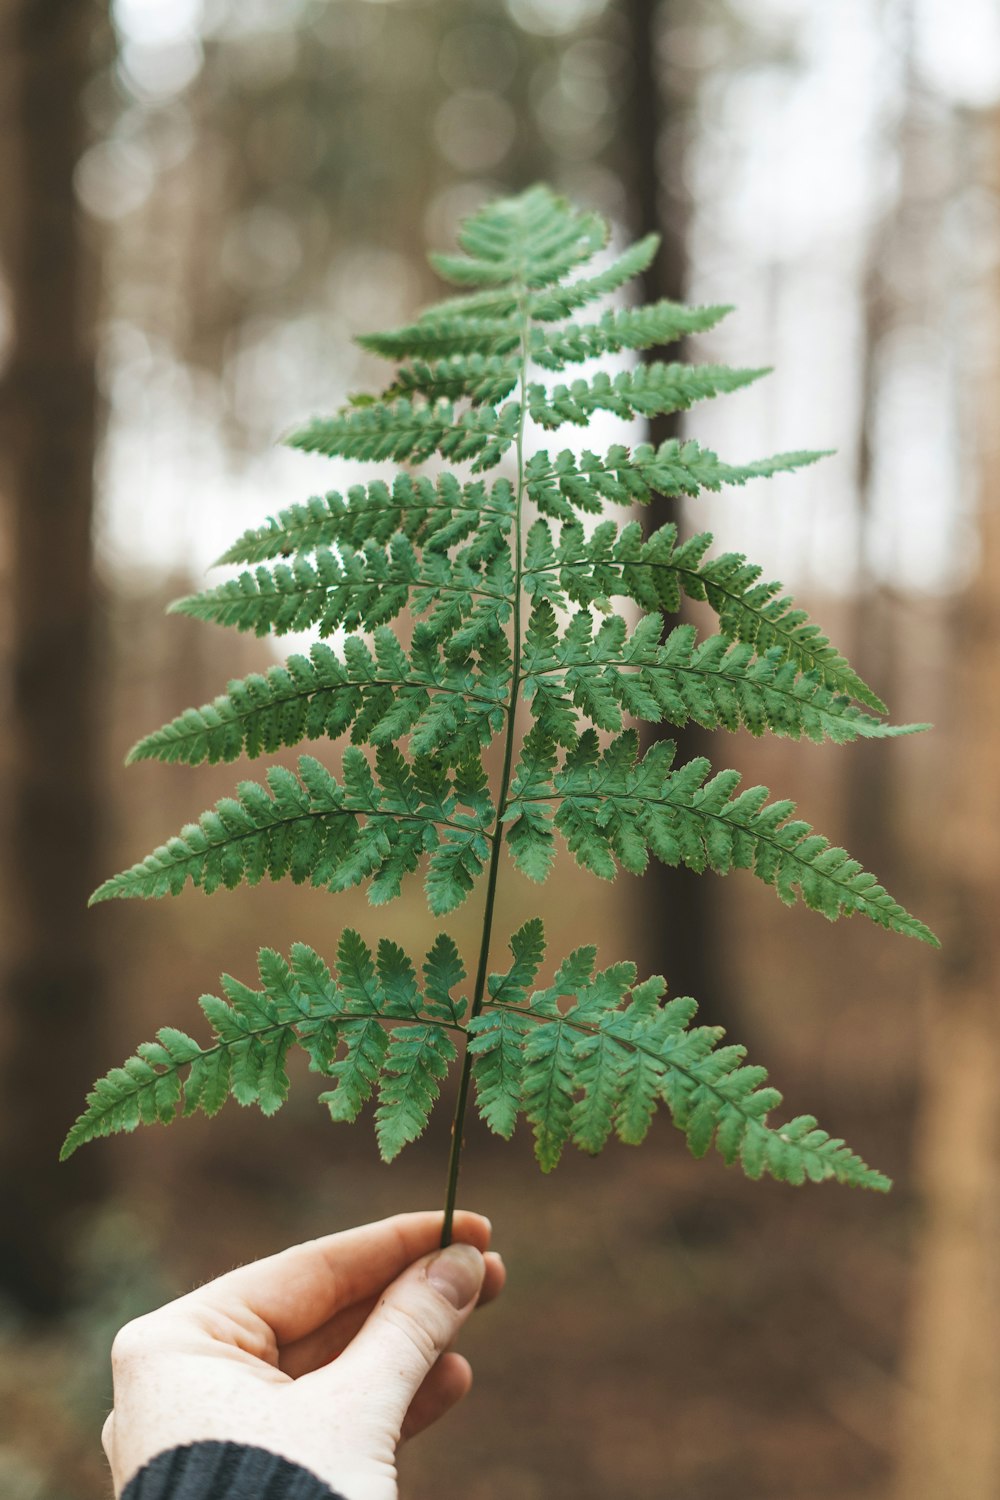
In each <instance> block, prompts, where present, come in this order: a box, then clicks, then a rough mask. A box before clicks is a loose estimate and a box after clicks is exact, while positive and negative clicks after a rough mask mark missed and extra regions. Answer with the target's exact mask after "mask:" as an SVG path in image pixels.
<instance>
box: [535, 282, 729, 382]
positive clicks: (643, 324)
mask: <svg viewBox="0 0 1000 1500" xmlns="http://www.w3.org/2000/svg"><path fill="white" fill-rule="evenodd" d="M732 311H733V309H732V308H731V307H685V306H684V305H683V304H682V303H680V302H668V301H667V300H665V299H664V300H661V301H659V302H653V303H651V304H650V305H649V306H648V307H627V308H615V309H613V310H609V311H608V312H606V313H603V314H602V316H601V317H600V318H599V319H598V321H597V322H596V323H582V324H581V323H563V324H561V325H560V327H559V328H556V329H552V328H548V327H544V328H538V327H534V328H532V330H531V336H530V339H529V343H528V349H529V352H530V354H531V357H532V359H533V360H534V362H535V364H537V365H541V366H542V367H543V368H544V369H548V370H562V369H564V368H565V366H566V365H573V364H582V363H583V361H584V360H586V359H593V358H595V357H596V356H598V355H601V354H616V353H618V351H619V350H621V349H652V348H655V347H657V346H659V345H662V344H673V343H675V342H676V340H677V339H682V338H686V337H687V336H688V335H689V334H693V333H705V332H707V330H708V329H710V328H714V327H715V325H716V324H717V323H718V322H720V321H721V320H722V318H724V317H725V316H726V314H727V313H730V312H732Z"/></svg>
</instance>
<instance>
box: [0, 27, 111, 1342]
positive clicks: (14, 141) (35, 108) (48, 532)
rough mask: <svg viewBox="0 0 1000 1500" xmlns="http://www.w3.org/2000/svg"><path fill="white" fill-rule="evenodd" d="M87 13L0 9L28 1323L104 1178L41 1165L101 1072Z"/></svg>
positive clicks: (8, 978)
mask: <svg viewBox="0 0 1000 1500" xmlns="http://www.w3.org/2000/svg"><path fill="white" fill-rule="evenodd" d="M98 15H99V12H98V10H97V8H96V6H95V5H92V4H89V3H81V0H0V68H2V71H3V75H4V78H3V88H2V89H0V98H2V100H3V114H4V119H3V131H2V136H3V150H4V153H5V159H4V161H3V169H4V172H3V175H4V184H5V192H4V197H5V200H6V203H5V207H4V211H3V212H4V218H3V232H4V241H3V244H2V254H3V269H4V273H5V278H6V281H7V284H8V289H9V293H10V302H11V307H12V312H13V317H14V345H13V351H12V357H11V359H10V361H9V363H8V366H7V370H6V373H5V375H4V378H3V382H2V386H0V397H2V407H0V411H2V433H3V440H4V441H3V448H4V454H5V467H4V472H3V478H2V483H3V490H4V493H5V501H6V511H7V517H8V535H9V538H10V546H9V566H10V575H11V586H10V589H9V597H10V604H11V616H12V618H11V628H10V642H9V646H10V653H11V656H10V667H11V670H10V713H9V720H8V736H9V751H8V753H9V781H8V793H9V795H8V798H7V799H6V801H7V809H6V811H7V817H6V824H7V827H6V829H5V844H6V849H7V861H6V865H7V868H6V872H5V876H4V886H5V900H6V905H7V912H6V916H7V920H8V923H9V931H8V938H7V944H6V948H7V952H6V956H5V974H4V983H3V988H4V996H3V1007H2V1011H3V1015H2V1027H3V1032H2V1043H0V1181H2V1184H3V1186H2V1194H3V1203H2V1211H0V1289H2V1290H3V1292H4V1293H5V1294H6V1295H8V1296H10V1297H12V1298H14V1299H15V1300H16V1301H17V1302H18V1303H19V1304H20V1305H21V1306H22V1307H23V1308H25V1309H26V1310H28V1311H29V1312H32V1313H36V1314H42V1315H44V1314H50V1313H53V1312H55V1311H57V1310H58V1309H59V1307H60V1306H61V1305H62V1304H63V1303H64V1302H65V1301H66V1299H67V1296H68V1287H67V1276H66V1265H67V1240H68V1236H67V1227H68V1225H69V1224H70V1223H71V1222H72V1217H73V1215H74V1213H75V1211H76V1210H78V1209H79V1208H80V1207H81V1206H82V1205H83V1204H85V1203H89V1202H91V1201H93V1199H94V1197H95V1194H96V1192H97V1189H98V1182H97V1178H96V1173H97V1172H99V1171H100V1170H101V1165H100V1161H99V1158H98V1157H97V1156H96V1155H94V1156H92V1157H89V1158H88V1159H87V1160H86V1161H83V1160H81V1164H80V1166H79V1167H77V1166H76V1164H75V1163H74V1165H73V1166H72V1167H60V1166H59V1165H58V1162H57V1155H58V1150H59V1144H60V1140H61V1138H62V1135H63V1134H64V1133H65V1130H66V1128H67V1126H68V1124H69V1123H70V1122H71V1121H72V1119H73V1117H74V1114H75V1113H76V1112H77V1111H78V1109H79V1107H80V1105H81V1102H82V1099H83V1094H84V1092H85V1091H86V1089H87V1087H88V1086H89V1085H90V1083H91V1081H92V1080H93V1078H94V1075H95V1072H96V1071H97V1070H98V1067H99V1063H100V1059H99V1057H98V1055H97V1054H98V1051H99V1049H98V1048H97V1047H95V1044H94V1035H95V1032H96V1029H97V1026H98V1021H99V1016H100V1010H101V988H100V982H99V972H98V957H97V951H96V946H95V937H94V927H93V924H92V921H91V920H90V919H88V916H87V911H86V902H87V895H88V893H89V891H90V890H91V889H92V888H93V885H94V883H95V879H94V877H95V843H96V839H97V830H98V796H97V790H98V769H97V757H96V715H97V707H96V703H95V678H96V671H95V667H96V663H95V639H94V634H95V632H94V624H95V620H94V615H95V610H94V582H93V573H92V558H91V518H92V509H93V469H94V441H95V380H94V346H93V340H94V333H93V318H92V301H93V295H92V294H93V291H94V276H93V265H92V262H91V261H90V258H89V256H88V254H87V251H86V248H85V243H84V240H83V238H82V235H81V225H80V222H79V216H78V211H77V208H76V203H75V199H74V193H73V170H74V167H75V165H76V162H77V160H78V159H79V156H80V151H81V147H82V136H83V131H82V123H81V119H80V114H79V100H80V95H81V92H82V88H83V84H84V82H85V80H86V78H87V77H88V74H89V66H90V54H91V46H92V43H93V41H94V39H95V35H96V31H95V20H96V18H97V16H98ZM105 1060H106V1059H105Z"/></svg>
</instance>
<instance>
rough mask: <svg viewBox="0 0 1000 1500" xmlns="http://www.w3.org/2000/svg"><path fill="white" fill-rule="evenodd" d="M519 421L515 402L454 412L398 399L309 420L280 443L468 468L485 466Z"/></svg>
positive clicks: (445, 405) (443, 405) (445, 404)
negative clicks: (464, 463)
mask: <svg viewBox="0 0 1000 1500" xmlns="http://www.w3.org/2000/svg"><path fill="white" fill-rule="evenodd" d="M520 420H521V412H520V407H519V406H518V403H517V402H516V401H510V402H507V404H506V405H505V406H502V407H500V408H499V410H494V409H493V407H489V406H479V407H476V408H475V409H473V410H471V411H465V412H462V413H460V414H459V413H456V411H455V408H454V405H453V404H452V402H450V401H432V402H429V403H427V404H424V403H422V402H419V401H411V400H409V399H408V398H406V397H401V398H400V399H398V400H396V401H391V402H388V403H385V404H383V403H381V402H376V403H374V404H373V405H371V406H361V407H348V408H346V409H345V410H344V411H342V412H341V413H339V414H338V415H337V416H333V417H317V418H314V419H313V420H312V421H311V422H308V423H307V424H306V425H305V426H304V427H299V428H296V430H295V431H294V432H291V433H289V435H288V437H287V438H286V439H285V442H286V444H287V445H288V447H289V448H299V449H301V451H302V452H303V453H323V454H326V455H327V457H330V458H332V457H334V456H337V455H339V456H340V457H341V458H357V459H363V460H365V461H368V462H377V461H379V460H381V459H390V458H391V459H395V460H396V462H397V463H401V462H404V461H408V462H410V463H423V462H424V461H425V460H426V459H428V458H430V457H431V456H432V455H433V454H435V453H439V454H440V455H441V457H442V458H447V459H453V460H455V461H458V462H461V461H464V460H473V461H474V462H473V469H488V468H491V467H492V466H493V465H494V464H496V463H498V462H499V460H500V458H501V457H502V456H503V454H504V453H506V451H507V449H508V448H509V447H510V446H511V444H512V443H513V441H514V439H515V437H516V436H517V430H518V426H519V424H520Z"/></svg>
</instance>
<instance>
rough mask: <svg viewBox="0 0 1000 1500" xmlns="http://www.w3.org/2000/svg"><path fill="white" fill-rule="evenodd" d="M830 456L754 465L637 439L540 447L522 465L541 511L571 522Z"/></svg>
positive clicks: (783, 456)
mask: <svg viewBox="0 0 1000 1500" xmlns="http://www.w3.org/2000/svg"><path fill="white" fill-rule="evenodd" d="M827 456H828V453H827V452H823V451H815V452H810V451H805V450H803V451H800V452H796V453H776V454H774V455H773V456H772V457H771V458H762V459H758V460H756V461H755V462H754V463H748V464H727V463H723V462H722V460H721V459H720V458H719V457H718V455H717V454H715V453H713V452H712V450H711V449H710V448H703V447H701V445H700V444H699V443H696V442H695V441H694V440H693V439H688V440H687V441H686V442H681V441H680V440H679V439H677V438H667V439H666V440H665V441H664V442H662V443H661V444H660V446H659V448H653V447H652V446H651V445H650V444H649V443H640V444H639V445H638V446H637V447H635V448H633V449H631V451H630V450H629V449H628V448H625V447H623V446H622V445H621V444H616V445H615V446H613V447H611V448H609V449H608V451H607V453H606V454H605V456H604V457H603V458H600V457H598V455H597V454H596V453H589V452H586V453H582V454H575V453H573V452H571V451H570V450H569V449H568V448H566V449H563V451H562V452H561V453H558V454H556V456H555V457H554V458H552V457H550V455H549V454H548V453H547V452H545V451H541V452H539V453H536V454H533V455H532V457H531V459H530V460H529V461H528V464H527V466H526V470H525V472H526V477H527V486H528V494H529V495H530V496H531V498H532V500H533V501H534V502H535V504H536V505H537V506H538V508H539V510H540V511H541V512H542V514H543V515H549V516H552V517H553V518H554V519H555V520H558V521H571V520H573V519H574V512H575V511H577V510H580V511H583V512H585V513H587V514H589V515H600V514H602V513H603V511H604V507H605V504H606V503H607V502H608V501H611V503H612V504H615V505H633V504H636V503H638V504H640V505H645V504H648V502H649V501H650V500H651V499H652V497H653V495H698V494H700V493H701V491H702V490H720V489H722V487H723V486H724V485H745V484H747V483H749V481H750V480H751V479H758V478H766V477H767V476H769V475H772V474H781V473H789V472H791V471H792V470H794V469H800V468H802V467H804V466H805V465H808V464H813V463H816V462H817V461H818V460H819V459H821V458H825V457H827Z"/></svg>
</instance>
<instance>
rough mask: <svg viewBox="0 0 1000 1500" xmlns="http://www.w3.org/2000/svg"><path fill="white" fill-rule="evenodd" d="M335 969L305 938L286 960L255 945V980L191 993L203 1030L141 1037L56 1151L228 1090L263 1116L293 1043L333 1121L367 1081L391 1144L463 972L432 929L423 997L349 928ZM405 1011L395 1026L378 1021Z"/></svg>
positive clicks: (409, 1122) (455, 1008)
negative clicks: (202, 1037)
mask: <svg viewBox="0 0 1000 1500" xmlns="http://www.w3.org/2000/svg"><path fill="white" fill-rule="evenodd" d="M337 968H338V976H337V977H336V978H335V977H334V976H333V974H332V973H331V972H330V970H329V969H328V968H327V966H326V965H325V964H324V963H323V960H322V959H321V958H320V957H319V955H318V954H317V953H315V952H314V950H313V949H312V948H309V947H307V946H306V945H305V944H304V943H296V944H295V945H294V947H293V949H292V955H291V962H290V963H289V962H286V960H285V959H283V958H282V957H281V955H280V954H278V953H275V952H274V951H273V950H271V949H268V948H264V949H262V950H261V952H260V954H259V956H258V969H259V974H260V983H261V988H260V989H259V990H258V989H252V988H250V987H249V986H248V985H244V984H242V983H240V982H239V981H238V980H236V979H233V978H232V977H231V976H230V975H223V979H222V990H223V994H224V996H225V999H221V998H220V997H219V996H217V995H203V996H202V998H201V1000H200V1002H199V1004H200V1006H201V1009H202V1012H203V1014H204V1016H205V1018H206V1020H207V1021H208V1022H209V1025H210V1026H211V1028H212V1034H213V1038H214V1040H213V1043H212V1045H210V1046H208V1047H202V1046H200V1045H199V1043H198V1042H196V1041H195V1040H194V1039H193V1038H192V1037H190V1036H188V1035H186V1033H184V1032H182V1031H178V1030H176V1029H175V1028H173V1027H163V1028H161V1030H160V1031H159V1032H157V1036H156V1040H155V1041H153V1042H143V1043H142V1044H141V1045H140V1046H139V1048H138V1049H137V1051H136V1053H135V1055H134V1056H133V1057H130V1058H129V1059H127V1061H126V1062H125V1063H124V1064H123V1065H122V1067H120V1068H113V1069H112V1070H111V1072H110V1073H108V1074H107V1076H106V1077H104V1078H101V1079H99V1080H98V1081H97V1083H95V1085H94V1088H93V1090H92V1091H91V1093H90V1094H88V1096H87V1108H86V1110H85V1111H84V1113H83V1114H82V1115H81V1116H80V1118H79V1119H78V1120H77V1122H76V1124H75V1125H74V1126H73V1128H72V1130H71V1131H70V1132H69V1134H68V1136H67V1138H66V1141H65V1144H64V1146H63V1149H62V1157H63V1159H65V1158H66V1157H68V1156H70V1155H72V1153H73V1152H74V1151H75V1150H76V1149H77V1148H78V1147H79V1146H81V1145H83V1144H84V1143H85V1142H87V1141H90V1140H94V1139H96V1138H97V1137H100V1136H106V1135H110V1134H112V1133H115V1132H118V1131H129V1130H134V1129H135V1128H136V1126H138V1125H140V1124H153V1123H160V1124H167V1123H169V1122H170V1121H171V1120H172V1119H174V1118H175V1117H176V1115H177V1113H178V1111H179V1112H181V1113H183V1114H184V1115H190V1114H193V1113H194V1112H195V1111H196V1110H200V1111H202V1112H203V1113H204V1114H209V1115H213V1114H216V1113H217V1112H218V1110H219V1109H221V1107H222V1105H223V1103H224V1102H225V1100H226V1099H227V1098H228V1097H230V1096H231V1097H233V1098H234V1099H236V1101H237V1102H238V1103H240V1104H243V1105H249V1104H256V1105H257V1106H258V1108H259V1109H260V1110H261V1112H262V1113H263V1114H273V1113H274V1111H275V1110H277V1109H278V1108H280V1106H281V1104H282V1103H283V1102H284V1100H285V1098H286V1097H287V1094H288V1076H287V1073H286V1071H285V1061H286V1058H287V1055H288V1052H289V1050H290V1049H291V1048H292V1047H293V1046H298V1047H301V1048H302V1050H303V1051H304V1052H305V1053H306V1054H307V1055H308V1057H309V1064H310V1068H311V1069H312V1070H313V1071H314V1072H318V1073H321V1074H322V1075H323V1076H324V1077H326V1078H329V1079H331V1080H332V1081H333V1082H334V1085H335V1087H334V1088H333V1089H331V1090H329V1091H327V1092H325V1093H323V1094H321V1095H320V1096H319V1098H320V1102H322V1103H324V1104H326V1105H327V1107H328V1109H329V1112H330V1115H331V1117H332V1118H333V1119H334V1120H353V1119H355V1118H356V1117H357V1115H358V1114H359V1112H360V1110H361V1109H362V1107H363V1106H364V1104H365V1103H366V1102H367V1100H368V1099H369V1098H370V1097H371V1095H372V1093H373V1092H374V1091H375V1089H376V1088H377V1087H378V1088H379V1090H380V1101H381V1102H380V1106H379V1112H378V1114H377V1117H376V1128H377V1131H378V1134H379V1138H380V1141H381V1143H382V1145H383V1149H384V1150H385V1151H390V1150H391V1152H392V1154H395V1152H396V1151H398V1149H399V1147H400V1146H401V1145H402V1144H403V1143H404V1139H405V1140H411V1139H413V1138H414V1136H413V1133H412V1132H417V1133H418V1130H419V1128H422V1124H421V1121H422V1120H426V1114H427V1111H428V1110H429V1108H430V1106H431V1104H432V1103H433V1099H434V1098H435V1097H436V1094H437V1087H438V1082H439V1080H440V1078H441V1077H443V1076H444V1072H445V1071H446V1070H447V1066H448V1064H449V1062H450V1061H451V1060H452V1059H453V1058H454V1056H455V1048H454V1044H453V1043H452V1041H451V1039H450V1037H449V1035H448V1032H449V1030H453V1029H458V1027H459V1019H460V1016H461V1014H462V1008H461V1004H460V1003H458V1002H455V1001H454V1000H453V999H452V998H451V994H450V991H451V989H452V988H453V987H454V986H455V985H456V984H458V983H461V980H462V979H463V978H464V977H465V976H464V970H463V969H462V965H461V961H460V960H459V958H458V953H457V950H456V948H455V945H454V943H453V942H452V941H451V939H450V938H448V937H447V936H446V935H445V934H443V933H440V934H439V935H438V937H437V938H436V939H435V942H434V944H433V946H432V947H431V950H430V952H429V953H428V955H427V958H426V961H425V964H424V974H425V976H426V980H427V993H426V997H425V996H424V995H422V994H421V991H420V988H419V986H418V984H417V980H416V973H415V970H414V967H413V965H412V964H411V963H410V960H409V959H408V958H407V956H406V954H405V953H403V951H402V950H401V949H400V948H398V947H397V946H396V945H395V944H394V943H390V942H387V941H383V942H382V943H380V945H379V950H378V956H377V959H376V958H375V957H373V955H372V952H371V950H370V948H369V947H368V946H367V944H366V943H365V942H364V941H363V939H362V938H361V937H359V935H358V934H357V933H356V932H353V931H351V930H349V929H348V930H346V931H345V932H343V933H342V934H341V938H340V942H339V944H338V948H337ZM400 1018H405V1020H406V1021H407V1022H409V1023H412V1024H409V1025H406V1026H399V1025H393V1026H392V1028H391V1030H390V1029H387V1025H388V1024H389V1023H393V1022H398V1021H399V1020H400Z"/></svg>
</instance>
